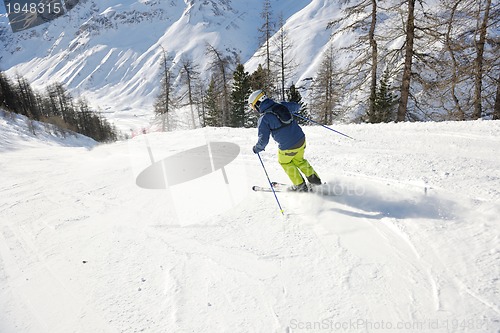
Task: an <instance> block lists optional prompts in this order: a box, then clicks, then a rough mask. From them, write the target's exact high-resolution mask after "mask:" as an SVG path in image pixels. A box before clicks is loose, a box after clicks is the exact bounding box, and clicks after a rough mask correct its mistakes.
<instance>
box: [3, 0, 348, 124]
mask: <svg viewBox="0 0 500 333" xmlns="http://www.w3.org/2000/svg"><path fill="white" fill-rule="evenodd" d="M337 6H338V5H337V4H336V3H335V2H334V1H329V0H294V1H280V0H273V1H271V7H272V12H273V15H274V16H275V17H274V19H275V20H277V18H278V17H279V16H280V15H282V16H283V19H284V20H285V21H286V29H287V30H288V31H289V35H290V39H291V43H292V46H293V48H292V49H291V50H290V51H289V52H291V54H292V55H293V56H294V57H296V58H297V61H296V63H297V64H299V65H300V68H297V70H296V73H298V74H297V76H296V77H293V78H291V81H294V82H298V81H300V80H301V78H303V77H308V76H311V75H312V74H313V73H314V72H315V68H316V66H317V64H318V59H319V58H320V57H321V51H322V49H323V48H324V47H325V44H326V43H327V42H328V39H329V36H330V31H329V30H327V29H326V25H327V23H328V21H329V20H331V19H332V18H333V17H334V15H335V13H336V8H337ZM0 7H1V5H0ZM262 8H263V1H243V0H232V1H231V0H169V1H147V0H114V1H104V2H101V1H94V0H87V1H81V2H80V3H79V4H78V5H77V6H76V7H75V8H74V9H72V10H71V11H69V12H68V13H67V14H66V15H64V16H62V17H59V18H57V19H55V20H54V21H51V22H50V23H47V24H44V25H41V26H38V27H35V28H33V29H30V30H25V31H23V32H18V33H15V34H14V33H12V32H11V30H10V27H9V26H8V20H7V16H6V15H5V14H3V15H2V16H1V17H0V45H1V46H2V47H1V49H2V50H1V51H0V69H2V70H4V71H5V72H6V73H7V75H9V76H14V75H15V74H16V73H19V74H21V75H23V76H25V77H26V78H27V79H28V80H29V81H30V82H32V83H33V85H34V87H35V88H37V87H38V88H41V87H44V86H46V85H47V84H49V83H51V82H63V83H64V84H65V85H66V86H67V87H68V88H69V89H70V91H72V92H74V93H75V95H79V96H85V97H86V98H87V99H88V100H89V102H90V104H91V105H93V106H94V107H100V108H101V109H102V110H103V111H105V112H106V113H107V116H108V118H112V119H114V120H115V122H116V124H117V126H118V127H119V128H122V129H123V128H124V127H125V128H126V127H135V126H137V125H138V124H144V123H147V122H148V121H149V120H150V118H151V115H152V103H153V100H154V97H155V96H156V94H157V92H158V89H159V87H158V76H159V72H160V66H159V64H160V61H161V57H162V52H163V51H162V50H163V49H164V50H165V51H167V52H168V53H169V55H170V56H172V57H173V59H174V62H179V61H180V60H181V59H182V58H189V59H192V60H193V62H194V63H195V64H197V65H199V66H200V68H199V69H200V71H201V73H202V74H203V75H207V68H208V66H209V61H208V56H207V55H206V47H207V44H208V43H209V44H211V45H213V46H214V47H216V48H217V49H220V50H224V51H225V52H229V53H232V54H234V55H237V56H238V57H239V58H240V61H241V62H243V63H247V70H249V71H253V70H254V69H255V68H256V67H257V64H258V63H259V61H261V59H257V58H255V57H254V58H252V57H253V56H254V54H255V53H256V51H257V49H258V48H259V42H258V35H259V32H258V28H259V27H260V26H261V25H262V23H263V21H262V19H261V18H260V13H261V12H262ZM3 10H4V13H5V9H3Z"/></svg>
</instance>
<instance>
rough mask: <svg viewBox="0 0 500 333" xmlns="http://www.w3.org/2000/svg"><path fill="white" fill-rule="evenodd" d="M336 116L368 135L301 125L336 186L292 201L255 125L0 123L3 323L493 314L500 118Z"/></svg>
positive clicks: (214, 324)
mask: <svg viewBox="0 0 500 333" xmlns="http://www.w3.org/2000/svg"><path fill="white" fill-rule="evenodd" d="M7 126H11V125H6V121H0V132H1V133H3V132H4V131H5V130H6V129H7ZM335 128H336V129H338V130H340V131H342V132H344V133H347V134H349V135H350V136H352V137H354V138H355V139H356V140H349V139H346V138H343V137H341V136H339V135H336V134H334V133H332V132H329V131H327V130H325V129H324V128H321V127H306V128H305V132H306V134H307V139H308V147H307V151H306V157H307V158H308V159H309V161H310V162H311V164H312V165H313V166H314V167H315V168H316V170H317V171H318V173H319V174H320V176H321V177H322V178H323V180H324V181H326V182H328V184H330V185H331V186H333V187H334V188H335V189H336V191H335V192H336V195H335V196H320V195H317V194H310V193H301V194H299V193H278V194H277V196H278V199H279V201H280V203H281V205H282V207H283V209H284V213H285V214H284V216H282V215H281V214H280V212H279V209H278V208H277V204H276V201H275V199H274V197H273V195H272V193H264V192H253V191H251V189H250V188H251V185H253V184H258V185H262V186H265V184H266V183H267V180H266V177H265V174H264V172H263V170H262V167H261V165H260V162H259V160H258V158H257V156H255V155H254V154H253V153H252V151H251V147H252V145H253V143H254V142H255V139H256V131H255V130H254V129H228V128H217V129H214V128H205V129H198V130H193V131H179V132H171V133H153V134H148V135H142V136H138V137H135V138H133V139H131V140H129V141H126V142H125V141H124V142H117V143H114V144H110V145H98V146H94V148H92V149H89V148H90V147H91V145H89V144H88V142H82V144H81V145H80V146H81V147H75V145H74V144H73V145H70V146H69V145H65V144H57V142H61V141H59V139H58V140H56V141H50V142H47V140H45V141H42V140H38V139H37V138H36V137H34V136H32V134H29V133H24V134H23V133H21V130H19V131H18V132H17V133H16V132H15V131H14V132H13V131H11V135H12V136H15V135H19V136H21V135H24V136H23V137H24V138H25V139H19V138H13V139H9V138H7V137H6V136H2V137H1V141H0V148H1V150H0V151H1V152H0V168H1V173H0V308H1V309H2V311H0V332H2V333H28V332H29V333H44V332H47V333H48V332H50V333H54V332H334V331H335V332H337V331H341V332H342V331H345V332H389V331H390V332H498V331H499V330H500V301H499V300H500V291H499V290H500V280H499V276H500V239H499V237H500V236H499V235H500V122H498V121H476V122H460V123H458V122H457V123H416V124H415V123H413V124H412V123H404V124H392V123H391V124H380V125H339V126H338V127H335ZM8 140H10V141H8ZM71 140H73V139H71ZM25 141H29V142H30V144H29V145H25V144H21V143H22V142H25ZM62 142H64V140H62ZM209 143H210V144H209ZM212 143H219V144H222V145H227V146H228V147H229V146H231V147H234V144H236V145H238V146H239V148H240V149H239V152H238V153H237V154H236V155H235V156H232V155H231V156H225V155H224V150H218V151H217V152H214V151H211V152H209V153H208V154H207V153H206V152H207V150H206V149H200V147H208V148H210V147H215V146H211V144H212ZM82 147H83V148H82ZM276 149H277V148H276V145H274V144H270V145H269V146H268V148H267V149H266V151H265V152H263V153H262V154H261V155H262V158H263V161H264V163H265V166H266V168H267V171H268V173H269V175H270V176H271V178H272V179H273V180H275V181H281V182H286V176H285V175H284V172H283V171H282V170H281V169H280V166H279V165H278V163H277V161H276ZM209 151H210V149H209ZM186 152H189V153H186ZM232 152H234V150H233V151H232ZM216 155H217V156H216ZM228 155H229V154H228ZM233 157H235V158H234V159H233ZM162 161H163V162H165V161H168V163H167V162H165V163H162ZM221 161H226V162H227V163H225V164H224V163H223V164H221V163H219V162H221ZM174 162H175V163H177V164H175V163H174ZM195 162H196V163H195ZM203 163H205V164H208V165H209V167H207V168H205V169H203V170H202V171H204V173H203V174H199V176H200V177H197V178H196V177H193V179H191V180H186V181H185V182H184V183H181V184H177V185H172V186H169V187H168V188H166V189H155V190H153V189H148V188H146V187H147V186H146V185H145V184H144V183H140V184H139V185H141V186H139V185H138V179H139V175H141V174H142V173H143V172H144V171H145V170H151V169H150V168H152V167H153V166H157V167H158V166H159V168H160V169H159V170H163V169H167V168H169V167H170V166H171V165H177V166H178V168H177V169H174V170H173V171H176V172H178V173H179V174H181V173H182V172H183V171H184V169H190V170H195V169H196V168H195V166H196V165H200V166H202V165H203ZM162 168H163V169H162ZM157 170H158V169H157ZM207 170H208V171H207ZM210 170H215V171H213V172H210ZM198 171H199V170H198ZM170 172H172V170H170ZM161 175H162V173H161V172H160V173H159V174H157V176H158V179H157V181H158V182H161V179H160V178H161V177H160V176H161Z"/></svg>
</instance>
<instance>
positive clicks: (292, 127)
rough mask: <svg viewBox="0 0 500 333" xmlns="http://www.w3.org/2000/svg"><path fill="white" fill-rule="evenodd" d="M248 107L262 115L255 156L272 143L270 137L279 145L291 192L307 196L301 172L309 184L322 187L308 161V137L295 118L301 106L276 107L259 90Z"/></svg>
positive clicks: (276, 104) (288, 103)
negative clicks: (306, 153) (290, 184)
mask: <svg viewBox="0 0 500 333" xmlns="http://www.w3.org/2000/svg"><path fill="white" fill-rule="evenodd" d="M248 104H249V105H250V107H251V108H252V109H253V110H254V111H257V112H259V113H260V117H259V120H258V122H257V128H258V141H257V143H256V144H255V146H253V152H254V153H255V154H257V153H259V152H261V151H263V150H264V149H265V148H266V146H267V144H268V143H269V135H270V134H271V135H272V137H273V139H274V140H275V141H276V142H277V143H278V148H279V149H278V162H279V164H280V165H281V166H282V167H283V170H284V171H285V172H286V174H287V175H288V177H289V178H290V180H291V181H292V184H293V186H291V188H290V190H292V191H298V192H307V191H308V190H309V187H308V186H307V184H306V182H305V180H304V178H303V177H302V174H301V172H302V173H303V174H304V176H306V178H307V180H308V181H309V183H311V184H314V185H320V184H321V179H320V178H319V176H318V174H317V173H316V171H314V169H313V167H312V166H311V165H310V164H309V162H308V161H307V160H306V159H304V150H305V148H306V136H305V134H304V132H303V131H302V128H300V126H299V124H297V121H295V120H294V119H293V114H294V113H296V112H298V111H299V109H300V105H299V104H298V103H293V102H281V103H276V102H275V101H273V100H272V99H270V98H268V97H267V96H266V95H265V93H264V92H263V91H262V90H256V91H254V92H253V93H252V94H250V96H249V97H248Z"/></svg>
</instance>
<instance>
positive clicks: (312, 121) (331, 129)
mask: <svg viewBox="0 0 500 333" xmlns="http://www.w3.org/2000/svg"><path fill="white" fill-rule="evenodd" d="M293 115H294V116H297V117H299V118H302V119H304V120H307V121H310V122H311V123H315V124H317V125H320V126H323V127H324V128H326V129H329V130H330V131H333V132H335V133H338V134H340V135H343V136H345V137H347V138H349V139H353V140H356V139H354V138H351V137H350V136H349V135H346V134H344V133H341V132H339V131H336V130H334V129H333V128H330V127H328V126H326V125H323V124H321V123H318V122H317V121H314V120H312V119H309V118H306V117H304V116H301V115H300V114H296V113H294V114H293Z"/></svg>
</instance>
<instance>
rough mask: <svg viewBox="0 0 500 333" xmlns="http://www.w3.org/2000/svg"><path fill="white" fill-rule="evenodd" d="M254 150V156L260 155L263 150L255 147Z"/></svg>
mask: <svg viewBox="0 0 500 333" xmlns="http://www.w3.org/2000/svg"><path fill="white" fill-rule="evenodd" d="M252 150H253V152H254V154H258V153H260V152H261V151H262V150H263V149H259V148H257V146H253V148H252Z"/></svg>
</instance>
